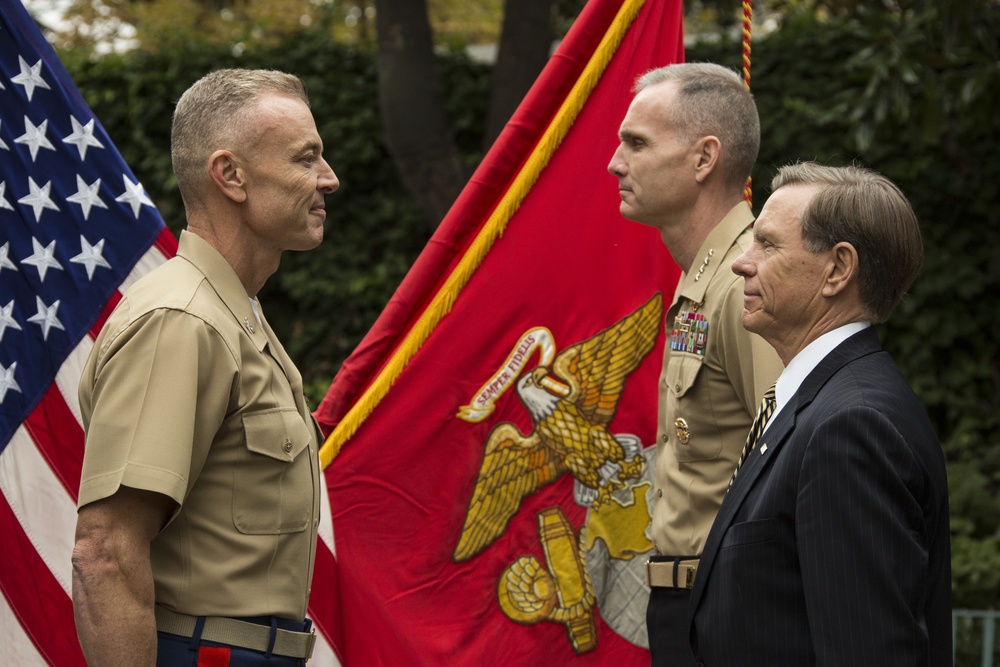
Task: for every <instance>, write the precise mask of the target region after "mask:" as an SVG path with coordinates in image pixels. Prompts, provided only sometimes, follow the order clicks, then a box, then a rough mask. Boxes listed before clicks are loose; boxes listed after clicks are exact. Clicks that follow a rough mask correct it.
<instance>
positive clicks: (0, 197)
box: [0, 181, 14, 211]
mask: <svg viewBox="0 0 1000 667" xmlns="http://www.w3.org/2000/svg"><path fill="white" fill-rule="evenodd" d="M6 191H7V183H6V182H4V181H0V208H5V209H7V210H8V211H13V210H14V207H13V206H11V205H10V202H9V201H7V197H6V196H5V195H4V193H5V192H6Z"/></svg>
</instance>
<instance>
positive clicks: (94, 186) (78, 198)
mask: <svg viewBox="0 0 1000 667" xmlns="http://www.w3.org/2000/svg"><path fill="white" fill-rule="evenodd" d="M100 187H101V179H97V180H96V181H94V182H93V183H91V184H90V185H87V182H86V181H85V180H83V179H82V178H81V177H80V175H79V174H77V175H76V194H72V195H70V196H69V197H66V201H71V202H73V203H74V204H79V205H80V207H81V208H82V209H83V219H84V220H86V219H88V218H89V217H90V209H91V207H93V206H96V207H98V208H103V209H106V208H107V207H108V205H107V204H105V203H104V202H103V201H102V200H101V198H100V197H98V196H97V191H98V190H99V189H100Z"/></svg>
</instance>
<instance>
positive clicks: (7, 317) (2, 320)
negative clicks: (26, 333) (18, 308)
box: [0, 299, 21, 341]
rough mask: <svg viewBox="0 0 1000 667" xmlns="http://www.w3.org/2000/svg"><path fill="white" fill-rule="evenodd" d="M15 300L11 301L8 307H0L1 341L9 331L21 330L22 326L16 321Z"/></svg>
mask: <svg viewBox="0 0 1000 667" xmlns="http://www.w3.org/2000/svg"><path fill="white" fill-rule="evenodd" d="M13 313H14V300H13V299H11V300H10V302H9V303H8V304H7V305H6V306H0V341H3V335H4V333H5V332H6V331H7V329H16V330H17V331H20V330H21V325H20V324H18V323H17V320H15V319H14V315H13Z"/></svg>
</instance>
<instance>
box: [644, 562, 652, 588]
mask: <svg viewBox="0 0 1000 667" xmlns="http://www.w3.org/2000/svg"><path fill="white" fill-rule="evenodd" d="M652 565H653V561H652V560H651V559H648V558H647V559H646V568H645V570H646V585H647V586H649V587H650V588H652V586H653V584H652V581H653V577H652V575H651V574H650V571H649V570H650V568H651V567H652Z"/></svg>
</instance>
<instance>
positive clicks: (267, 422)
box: [243, 408, 310, 462]
mask: <svg viewBox="0 0 1000 667" xmlns="http://www.w3.org/2000/svg"><path fill="white" fill-rule="evenodd" d="M243 432H244V433H245V435H246V439H247V449H249V450H250V451H251V452H254V453H257V454H263V455H264V456H268V457H270V458H272V459H277V460H279V461H287V462H292V461H294V460H295V457H297V456H298V455H299V453H300V452H301V451H302V450H303V449H305V448H306V447H307V446H308V445H309V440H310V435H309V429H308V428H307V427H306V425H305V422H303V421H302V416H301V415H299V413H298V411H297V410H295V409H293V408H275V409H273V410H260V411H257V412H250V413H247V414H244V415H243Z"/></svg>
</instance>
